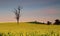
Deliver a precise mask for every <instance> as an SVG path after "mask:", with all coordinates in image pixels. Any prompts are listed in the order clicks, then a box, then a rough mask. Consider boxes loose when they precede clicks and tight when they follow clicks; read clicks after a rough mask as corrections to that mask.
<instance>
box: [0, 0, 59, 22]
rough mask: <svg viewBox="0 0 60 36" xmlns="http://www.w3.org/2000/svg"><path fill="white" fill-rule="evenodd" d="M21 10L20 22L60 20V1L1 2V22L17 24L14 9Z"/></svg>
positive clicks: (10, 0) (21, 0)
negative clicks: (18, 8) (19, 7)
mask: <svg viewBox="0 0 60 36" xmlns="http://www.w3.org/2000/svg"><path fill="white" fill-rule="evenodd" d="M19 5H20V6H21V7H23V8H22V9H21V18H20V22H25V21H35V20H37V21H39V22H47V21H51V22H54V20H55V19H60V0H0V22H12V21H13V22H15V21H16V19H15V15H14V13H13V11H14V8H17V7H18V6H19Z"/></svg>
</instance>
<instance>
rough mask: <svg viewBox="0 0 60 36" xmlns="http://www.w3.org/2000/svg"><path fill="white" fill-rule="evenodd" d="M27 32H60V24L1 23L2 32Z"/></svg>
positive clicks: (0, 31) (0, 29)
mask: <svg viewBox="0 0 60 36" xmlns="http://www.w3.org/2000/svg"><path fill="white" fill-rule="evenodd" d="M10 32H11V33H15V34H17V35H18V33H23V34H24V35H25V34H26V33H29V34H31V33H32V34H33V33H35V34H43V33H51V32H52V33H53V32H54V33H57V34H60V25H44V24H34V23H26V22H21V23H19V24H17V23H0V33H10Z"/></svg>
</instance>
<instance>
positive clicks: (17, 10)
mask: <svg viewBox="0 0 60 36" xmlns="http://www.w3.org/2000/svg"><path fill="white" fill-rule="evenodd" d="M20 12H21V7H20V6H19V7H18V9H15V12H14V13H15V16H16V20H17V24H19V18H20Z"/></svg>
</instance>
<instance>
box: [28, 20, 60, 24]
mask: <svg viewBox="0 0 60 36" xmlns="http://www.w3.org/2000/svg"><path fill="white" fill-rule="evenodd" d="M28 23H34V24H47V25H51V24H53V25H60V20H59V19H56V20H55V22H54V23H52V22H50V21H47V23H44V22H38V21H33V22H28Z"/></svg>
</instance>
